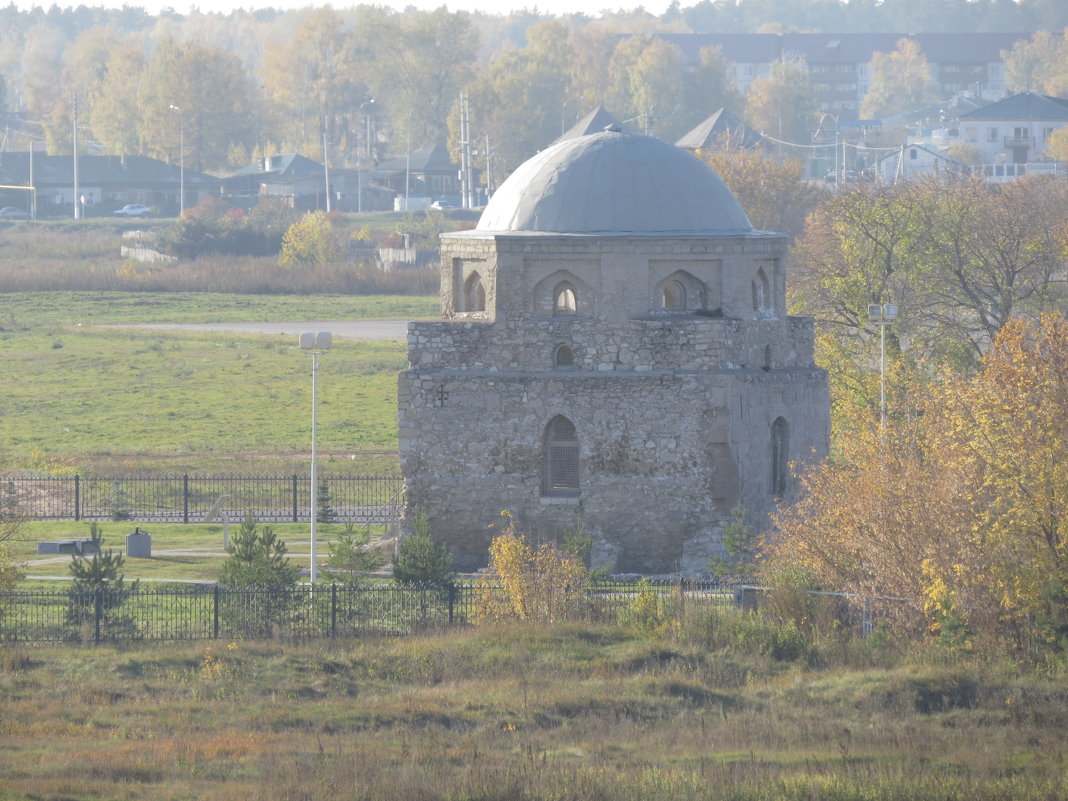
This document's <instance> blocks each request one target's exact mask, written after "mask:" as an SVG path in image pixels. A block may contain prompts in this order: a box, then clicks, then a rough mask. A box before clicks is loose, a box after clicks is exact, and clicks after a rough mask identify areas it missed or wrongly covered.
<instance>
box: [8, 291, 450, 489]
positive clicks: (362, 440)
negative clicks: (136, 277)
mask: <svg viewBox="0 0 1068 801" xmlns="http://www.w3.org/2000/svg"><path fill="white" fill-rule="evenodd" d="M0 299H2V304H3V305H2V311H0V359H2V360H3V363H4V376H3V385H4V391H3V393H2V394H0V467H2V468H5V469H25V468H34V469H46V470H56V469H65V468H78V469H95V470H97V471H98V472H101V473H107V472H114V471H124V472H130V471H138V472H146V471H151V472H157V473H182V472H195V471H201V472H212V471H214V472H238V471H253V472H254V473H255V474H263V473H269V472H275V471H282V472H290V471H291V470H293V469H294V468H295V466H297V465H300V469H303V465H304V464H305V462H306V458H305V453H306V452H307V450H308V448H309V438H310V433H309V429H310V408H311V407H310V396H311V386H310V384H311V382H310V380H309V379H310V371H311V360H310V359H309V357H308V356H307V355H306V354H304V353H302V352H301V351H300V349H299V348H298V347H297V345H296V342H295V341H294V338H293V337H278V336H266V335H265V336H242V335H237V334H233V335H232V334H226V333H218V332H212V333H187V332H173V331H151V332H148V331H144V330H139V329H127V328H121V327H120V328H116V327H114V326H123V325H136V324H140V323H190V322H243V321H265V320H273V321H285V320H316V319H344V320H355V319H420V318H422V319H426V318H432V317H434V316H435V315H436V314H437V311H438V303H437V300H436V299H434V298H429V297H410V296H377V295H372V296H311V297H306V296H294V295H289V296H264V295H216V294H206V293H122V292H107V293H63V292H36V293H12V294H7V295H3V296H0ZM406 365H407V359H406V352H405V345H404V343H401V342H354V341H345V340H338V341H337V342H336V344H335V347H334V348H333V349H332V350H331V351H330V353H329V354H327V355H325V356H323V357H322V358H321V362H320V373H319V421H318V422H319V447H320V451H321V453H322V454H323V456H324V465H325V467H326V468H329V467H330V460H331V459H334V460H336V464H335V465H334V467H336V469H338V470H346V471H354V472H366V471H373V472H382V471H383V470H393V471H395V470H396V374H397V372H398V371H400V370H403V369H404V368H405V367H406ZM353 455H355V456H357V459H355V460H353V459H351V458H350V457H351V456H353Z"/></svg>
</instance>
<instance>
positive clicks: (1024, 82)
mask: <svg viewBox="0 0 1068 801" xmlns="http://www.w3.org/2000/svg"><path fill="white" fill-rule="evenodd" d="M1002 57H1003V58H1004V59H1005V85H1006V86H1007V87H1008V89H1009V91H1010V92H1027V91H1031V90H1034V91H1037V92H1043V93H1045V94H1048V95H1055V96H1062V95H1064V94H1066V93H1068V29H1066V30H1065V32H1064V35H1062V36H1060V37H1058V36H1056V35H1055V34H1053V33H1050V32H1049V31H1048V30H1042V31H1038V32H1037V33H1035V35H1034V36H1032V37H1031V40H1030V41H1027V42H1019V43H1017V44H1016V45H1015V46H1014V47H1013V48H1012V50H1010V51H1008V52H1007V53H1006V52H1004V51H1003V52H1002Z"/></svg>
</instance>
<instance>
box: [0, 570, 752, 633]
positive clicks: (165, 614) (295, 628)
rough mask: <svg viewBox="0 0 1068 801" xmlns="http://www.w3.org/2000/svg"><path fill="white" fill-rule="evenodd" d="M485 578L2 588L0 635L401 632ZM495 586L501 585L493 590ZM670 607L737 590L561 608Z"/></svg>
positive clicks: (631, 593) (446, 616)
mask: <svg viewBox="0 0 1068 801" xmlns="http://www.w3.org/2000/svg"><path fill="white" fill-rule="evenodd" d="M486 589H487V586H486V585H485V584H479V583H478V582H460V583H456V584H453V585H452V586H450V587H448V588H447V589H428V588H423V587H405V586H400V585H397V584H391V583H387V582H373V581H367V582H364V583H362V584H360V585H358V586H345V585H339V584H317V585H315V586H314V587H312V586H311V585H303V586H297V587H294V588H287V589H227V588H225V587H221V586H219V585H217V584H189V585H180V586H166V587H156V588H147V589H146V588H144V587H139V588H138V589H136V590H134V591H132V592H130V591H129V590H124V591H122V592H120V593H112V592H110V591H109V590H107V589H101V590H97V591H95V592H89V593H79V592H76V591H74V590H73V588H65V589H62V588H61V589H38V590H26V591H9V592H3V593H0V641H6V642H22V643H49V642H71V643H74V642H80V643H101V642H140V641H143V642H148V641H164V640H208V639H226V640H237V639H265V638H280V637H285V638H293V639H311V638H323V637H351V636H358V635H361V634H375V633H377V634H386V635H400V634H409V633H412V632H415V631H422V630H428V629H441V628H446V627H448V626H455V625H462V624H465V623H467V622H469V621H470V620H471V619H472V618H473V616H474V612H475V607H476V604H477V602H478V597H479V593H480V592H485V591H486ZM493 589H499V588H493ZM651 592H652V593H655V594H656V596H657V597H658V598H660V599H662V600H663V601H664V602H667V603H671V604H672V609H673V613H674V614H679V615H681V614H684V613H685V612H686V611H687V610H693V609H695V608H702V607H710V606H712V607H725V606H732V605H735V604H740V603H741V602H742V595H743V589H742V588H741V587H739V586H735V585H723V584H717V583H696V582H691V581H686V582H677V581H676V582H671V583H664V584H651V583H648V582H643V583H642V584H635V583H619V582H612V583H607V584H597V585H594V586H592V587H590V588H589V589H588V590H587V591H586V593H585V595H584V597H583V599H582V600H581V601H580V602H579V603H578V604H576V605H573V606H572V607H570V608H569V609H568V610H567V616H568V617H573V618H579V619H584V620H589V621H615V620H618V619H619V616H620V615H621V614H625V613H626V612H627V611H628V610H632V609H634V608H636V607H638V606H642V604H638V603H636V599H638V598H642V599H643V601H646V604H647V599H648V595H649V593H651Z"/></svg>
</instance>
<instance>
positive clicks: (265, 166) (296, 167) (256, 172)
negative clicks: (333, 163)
mask: <svg viewBox="0 0 1068 801" xmlns="http://www.w3.org/2000/svg"><path fill="white" fill-rule="evenodd" d="M322 171H323V165H322V164H320V163H319V162H317V161H312V160H311V159H309V158H307V157H306V156H302V155H300V154H299V153H277V154H275V155H273V156H267V157H266V158H263V159H258V160H257V161H254V162H252V163H251V164H247V165H245V166H244V167H242V168H241V169H240V170H237V171H236V172H235V173H234V177H237V176H245V175H250V176H265V175H270V176H274V177H276V178H283V179H292V178H299V177H301V176H304V175H315V174H319V173H321V172H322Z"/></svg>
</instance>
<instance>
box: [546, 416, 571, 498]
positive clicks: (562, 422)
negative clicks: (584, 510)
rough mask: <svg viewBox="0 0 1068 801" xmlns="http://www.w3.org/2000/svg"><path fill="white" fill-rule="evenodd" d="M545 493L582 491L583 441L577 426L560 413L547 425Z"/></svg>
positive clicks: (555, 493)
mask: <svg viewBox="0 0 1068 801" xmlns="http://www.w3.org/2000/svg"><path fill="white" fill-rule="evenodd" d="M544 460H545V477H544V485H543V488H542V490H543V494H545V495H575V494H577V493H578V491H579V444H578V435H577V434H576V432H575V426H574V425H573V424H572V423H571V421H570V420H568V419H567V418H566V417H562V416H559V415H558V416H556V417H554V418H553V419H552V420H550V421H549V424H548V425H547V426H546V427H545V452H544Z"/></svg>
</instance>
